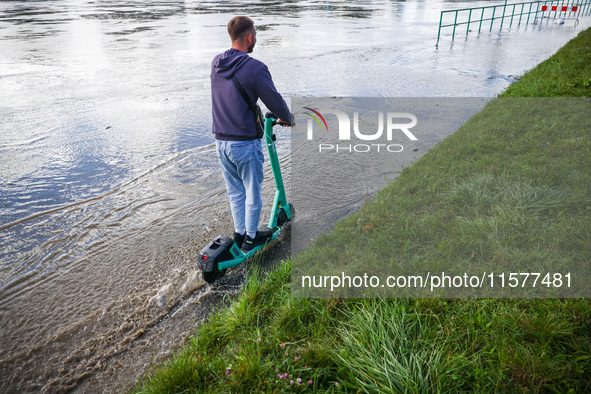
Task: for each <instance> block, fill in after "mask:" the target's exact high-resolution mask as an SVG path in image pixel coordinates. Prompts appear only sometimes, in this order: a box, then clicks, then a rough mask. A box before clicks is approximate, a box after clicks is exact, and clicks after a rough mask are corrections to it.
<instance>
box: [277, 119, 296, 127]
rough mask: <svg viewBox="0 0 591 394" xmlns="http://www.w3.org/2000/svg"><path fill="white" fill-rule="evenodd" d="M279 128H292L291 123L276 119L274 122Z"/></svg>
mask: <svg viewBox="0 0 591 394" xmlns="http://www.w3.org/2000/svg"><path fill="white" fill-rule="evenodd" d="M275 122H276V123H277V124H278V125H279V126H283V127H292V126H293V122H292V123H287V122H284V121H282V120H281V119H277V120H276V121H275Z"/></svg>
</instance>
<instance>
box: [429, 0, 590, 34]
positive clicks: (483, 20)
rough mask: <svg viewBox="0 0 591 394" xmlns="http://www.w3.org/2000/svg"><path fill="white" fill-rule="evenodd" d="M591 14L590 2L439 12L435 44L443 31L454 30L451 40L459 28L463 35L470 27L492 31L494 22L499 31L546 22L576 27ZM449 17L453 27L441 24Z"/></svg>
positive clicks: (553, 0) (551, 0)
mask: <svg viewBox="0 0 591 394" xmlns="http://www.w3.org/2000/svg"><path fill="white" fill-rule="evenodd" d="M590 13H591V0H543V1H532V2H527V3H515V4H507V1H505V3H504V4H500V5H492V6H486V7H476V8H463V9H459V10H448V11H441V17H440V18H439V32H438V33H437V42H439V38H440V37H441V29H442V28H445V27H453V32H452V35H451V37H452V40H453V39H454V36H455V34H456V29H457V27H458V26H462V25H466V34H468V33H469V32H470V31H471V30H470V26H472V27H474V28H475V26H478V32H480V31H481V30H482V28H483V24H484V28H487V27H488V28H489V31H491V30H492V28H493V25H494V24H495V21H500V27H499V29H502V28H503V25H504V24H506V23H509V27H511V26H513V22H514V21H515V20H517V19H518V20H517V25H518V26H519V25H521V24H522V23H525V24H526V25H527V24H529V23H530V21H531V22H532V23H533V24H538V23H541V22H543V20H544V19H546V20H547V22H548V21H549V20H550V19H561V20H574V21H575V26H576V24H578V22H579V17H580V16H587V15H589V14H590ZM447 14H451V15H452V17H453V23H447V24H444V23H443V22H444V15H447ZM489 22H490V27H489Z"/></svg>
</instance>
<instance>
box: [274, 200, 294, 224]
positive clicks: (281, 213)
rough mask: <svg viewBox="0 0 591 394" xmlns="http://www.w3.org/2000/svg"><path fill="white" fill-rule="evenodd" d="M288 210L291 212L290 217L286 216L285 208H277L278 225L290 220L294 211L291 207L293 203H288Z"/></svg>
mask: <svg viewBox="0 0 591 394" xmlns="http://www.w3.org/2000/svg"><path fill="white" fill-rule="evenodd" d="M289 208H290V209H289V210H290V212H291V218H288V217H287V213H286V212H285V209H283V208H281V209H280V210H279V215H277V225H278V226H279V227H282V226H283V225H284V224H285V223H287V222H290V221H291V219H292V218H293V215H294V213H295V211H294V209H293V205H292V204H289Z"/></svg>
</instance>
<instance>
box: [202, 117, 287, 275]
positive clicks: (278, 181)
mask: <svg viewBox="0 0 591 394" xmlns="http://www.w3.org/2000/svg"><path fill="white" fill-rule="evenodd" d="M277 124H278V123H277V117H276V116H275V115H273V114H272V113H267V115H266V116H265V141H266V143H267V149H268V151H269V161H270V162H271V169H272V170H273V178H274V179H275V200H274V202H273V208H272V210H271V217H270V218H269V224H268V225H267V227H268V228H269V229H271V230H272V231H273V236H272V237H271V238H270V239H269V240H268V241H267V243H266V244H265V245H259V246H257V247H255V248H253V249H252V250H250V251H249V252H248V253H244V252H243V251H242V250H240V248H239V247H238V246H237V245H236V244H235V243H234V240H233V239H232V238H230V237H228V236H225V235H219V236H217V237H216V238H215V239H214V240H213V241H211V242H210V243H209V245H207V246H206V247H205V248H204V249H203V250H202V251H201V253H199V260H198V266H199V269H200V270H201V271H202V272H203V279H205V281H206V282H207V283H213V282H215V281H216V279H219V278H221V277H222V276H224V274H225V273H226V270H227V269H228V268H232V267H235V266H237V265H240V264H242V263H244V262H245V261H246V260H248V259H249V258H251V257H252V256H253V255H254V254H256V253H257V252H258V251H259V250H261V249H262V248H264V247H265V246H266V245H268V244H269V243H271V242H273V241H274V240H275V239H276V238H277V237H278V236H279V235H280V234H281V228H282V227H283V226H284V225H285V224H286V223H288V222H289V221H291V219H292V215H293V207H292V205H291V204H289V203H288V202H287V198H286V196H285V188H284V187H283V178H282V176H281V168H280V167H279V158H278V157H277V149H276V147H275V141H276V136H275V134H273V126H275V125H277Z"/></svg>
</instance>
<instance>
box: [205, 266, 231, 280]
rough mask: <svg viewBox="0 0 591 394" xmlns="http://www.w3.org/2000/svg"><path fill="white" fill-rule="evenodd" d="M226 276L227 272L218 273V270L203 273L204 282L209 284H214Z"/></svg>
mask: <svg viewBox="0 0 591 394" xmlns="http://www.w3.org/2000/svg"><path fill="white" fill-rule="evenodd" d="M224 275H226V270H221V271H218V270H217V269H216V270H215V271H211V272H204V273H203V280H205V281H206V282H207V283H213V282H215V281H216V280H218V279H219V278H221V277H223V276H224Z"/></svg>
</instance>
